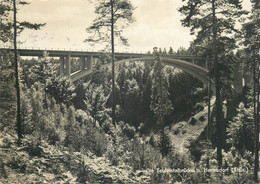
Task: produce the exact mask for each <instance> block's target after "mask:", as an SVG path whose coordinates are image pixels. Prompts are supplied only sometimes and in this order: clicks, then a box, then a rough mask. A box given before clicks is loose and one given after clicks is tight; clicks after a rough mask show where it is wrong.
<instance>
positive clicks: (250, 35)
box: [243, 0, 260, 182]
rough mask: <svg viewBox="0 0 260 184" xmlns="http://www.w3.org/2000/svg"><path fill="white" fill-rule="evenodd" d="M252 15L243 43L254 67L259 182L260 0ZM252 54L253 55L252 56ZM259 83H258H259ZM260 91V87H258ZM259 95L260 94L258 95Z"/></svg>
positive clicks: (255, 171) (255, 178) (244, 28)
mask: <svg viewBox="0 0 260 184" xmlns="http://www.w3.org/2000/svg"><path fill="white" fill-rule="evenodd" d="M251 2H252V15H251V16H250V17H249V18H250V21H249V22H248V23H245V24H243V33H244V35H243V43H244V45H245V47H246V48H245V52H246V53H247V54H246V61H247V62H248V58H249V61H251V62H250V63H246V64H247V65H249V66H250V65H252V66H251V68H252V69H253V81H252V83H253V99H254V102H253V105H254V122H255V166H254V180H255V182H258V173H257V172H258V170H259V165H258V163H259V152H258V150H259V142H258V140H259V115H258V113H257V108H256V107H257V106H258V105H256V104H257V100H256V91H257V89H256V88H257V86H258V85H259V77H258V80H257V78H256V74H257V73H256V70H257V68H258V67H257V64H256V60H257V51H258V49H259V48H260V47H259V46H260V40H259V39H260V37H259V36H260V33H259V28H260V19H259V8H260V5H259V1H257V0H252V1H251ZM250 56H251V57H250ZM257 84H258V85H257ZM258 91H259V89H258ZM257 96H259V95H257Z"/></svg>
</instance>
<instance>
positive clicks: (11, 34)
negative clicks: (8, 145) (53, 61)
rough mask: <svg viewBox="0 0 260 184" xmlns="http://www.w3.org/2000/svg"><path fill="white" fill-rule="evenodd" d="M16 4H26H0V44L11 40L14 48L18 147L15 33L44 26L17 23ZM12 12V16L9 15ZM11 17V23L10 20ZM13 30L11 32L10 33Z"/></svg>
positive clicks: (18, 100)
mask: <svg viewBox="0 0 260 184" xmlns="http://www.w3.org/2000/svg"><path fill="white" fill-rule="evenodd" d="M16 4H21V5H25V4H28V3H27V2H25V1H18V2H16V0H13V1H12V2H10V1H8V0H3V1H2V2H1V4H0V10H1V11H0V18H1V29H0V33H1V38H0V42H3V43H7V42H11V40H13V46H14V71H15V89H16V131H17V135H18V145H20V143H21V139H22V125H21V114H20V113H21V97H20V86H19V73H18V57H17V33H20V32H21V31H23V30H24V29H25V28H29V29H39V28H40V27H41V26H43V25H44V24H32V23H29V22H26V21H24V22H18V21H17V20H16V13H17V8H16ZM12 11H13V16H11V13H12ZM10 17H13V21H11V20H10ZM12 28H13V31H12Z"/></svg>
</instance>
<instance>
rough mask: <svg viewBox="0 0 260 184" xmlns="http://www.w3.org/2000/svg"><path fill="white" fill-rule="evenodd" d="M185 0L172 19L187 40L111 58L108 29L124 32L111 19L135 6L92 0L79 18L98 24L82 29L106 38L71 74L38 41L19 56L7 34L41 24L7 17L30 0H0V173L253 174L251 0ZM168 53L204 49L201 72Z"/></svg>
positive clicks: (211, 179) (137, 179) (197, 178)
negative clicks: (239, 77)
mask: <svg viewBox="0 0 260 184" xmlns="http://www.w3.org/2000/svg"><path fill="white" fill-rule="evenodd" d="M183 2H184V3H185V4H184V5H183V6H182V7H180V8H179V13H181V14H182V15H183V19H182V20H181V23H182V25H183V26H184V27H189V28H190V31H191V32H190V33H191V34H192V35H194V38H195V39H194V40H193V41H192V42H191V44H190V47H189V48H188V49H185V48H183V47H180V48H179V49H178V50H176V51H174V50H173V49H172V48H171V47H170V48H167V49H166V48H158V50H156V49H155V50H154V52H153V56H154V60H153V61H152V62H148V61H146V62H141V61H128V62H125V63H122V64H117V65H114V59H115V53H114V50H113V42H114V38H113V37H114V36H115V41H116V42H117V41H121V42H122V43H123V44H125V45H127V44H128V42H127V39H126V38H124V37H123V36H122V34H121V33H122V32H123V29H124V26H122V27H120V26H121V23H122V22H124V21H128V23H129V24H131V23H132V22H133V21H134V18H133V16H134V7H133V6H132V4H131V1H130V0H111V1H108V0H106V1H99V4H98V6H97V7H96V9H95V10H96V11H95V13H96V14H97V18H96V19H95V20H94V21H93V25H92V26H90V27H89V28H87V29H88V31H89V32H90V33H91V32H92V33H95V31H98V33H99V34H94V35H95V36H96V37H93V36H91V37H89V38H87V39H86V40H85V41H86V42H94V43H96V42H97V43H102V44H104V45H105V44H107V42H106V40H104V39H108V40H109V42H108V43H109V44H111V48H109V49H108V50H103V51H101V52H100V57H99V58H98V59H96V62H95V63H94V64H93V66H92V69H93V72H92V73H91V74H89V75H87V76H85V77H83V78H81V79H79V80H77V81H75V82H72V81H71V79H70V77H69V76H66V75H63V74H62V73H61V72H60V64H59V60H58V59H57V58H53V57H49V55H48V54H49V53H48V52H43V53H42V56H41V57H39V58H22V57H19V56H17V51H16V37H17V35H19V34H20V33H21V32H22V31H23V30H24V29H34V30H35V31H37V30H38V29H40V28H41V27H43V26H44V25H45V24H44V23H31V22H27V21H25V22H16V19H15V17H16V15H15V13H16V7H15V6H14V5H15V4H17V5H21V6H23V5H26V6H30V5H29V4H27V3H25V2H23V1H18V0H17V1H15V0H14V1H13V2H10V1H8V0H3V1H2V2H1V4H0V10H1V11H0V17H1V20H2V25H1V28H0V33H1V37H0V42H1V43H10V44H11V45H12V47H13V48H14V49H12V50H4V49H1V50H0V183H173V184H181V183H189V184H194V183H195V184H196V183H230V184H233V183H237V184H242V183H249V184H250V183H257V182H258V173H257V172H258V170H259V163H258V160H259V153H258V152H259V143H258V139H259V115H257V114H258V113H259V103H258V101H259V76H260V71H259V70H258V68H259V43H260V42H259V38H260V37H259V25H260V19H259V6H260V5H259V2H258V1H257V0H251V3H252V10H251V11H250V12H248V11H245V10H243V7H242V5H241V2H240V1H239V0H232V1H230V0H221V1H215V0H200V1H193V0H184V1H183ZM110 8H112V9H111V12H112V14H111V15H110V14H109V13H108V12H110ZM113 8H115V11H113ZM113 12H114V14H113ZM13 13H14V15H13ZM17 13H18V14H19V11H18V12H17ZM10 17H11V18H10ZM111 17H114V22H113V19H112V20H111ZM120 19H122V20H121V21H122V22H120V21H119V22H117V21H118V20H120ZM110 20H111V22H109V21H110ZM238 22H239V24H240V25H241V26H237V24H238ZM106 23H109V26H111V29H110V31H111V35H110V32H109V33H108V32H106V31H104V30H103V28H105V29H106V27H103V26H107V25H104V24H106ZM114 25H116V26H115V27H113V26H114ZM114 29H115V30H114ZM113 30H114V31H115V32H113ZM106 34H108V35H106ZM110 40H113V41H111V43H110ZM108 47H110V45H106V48H108ZM151 49H152V48H151ZM110 51H111V52H110ZM147 52H148V51H147ZM111 53H112V55H111ZM149 53H150V51H149ZM173 55H177V56H178V55H180V56H181V55H182V56H183V55H184V56H186V55H187V56H198V57H202V58H207V59H208V61H210V62H209V66H208V68H209V72H208V78H209V84H207V85H206V84H203V83H202V82H201V81H199V80H198V79H197V78H195V77H193V76H192V75H190V74H188V73H186V72H184V71H183V70H181V69H178V68H174V67H172V66H167V65H165V64H164V63H163V61H162V59H161V56H166V57H171V56H173ZM106 62H109V63H111V65H110V66H108V67H105V68H104V67H102V64H103V63H106ZM78 63H79V61H78V59H77V58H73V59H72V62H71V67H72V72H73V71H76V70H77V68H78V67H79V66H78V65H77V64H78ZM237 66H240V70H241V71H242V73H243V78H244V81H246V82H244V85H243V89H242V92H240V93H238V92H237V91H236V90H234V86H233V85H232V84H233V82H234V80H235V78H234V73H235V69H236V67H237ZM210 85H215V91H211V88H210ZM256 159H257V161H256Z"/></svg>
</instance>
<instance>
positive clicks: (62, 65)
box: [60, 56, 64, 75]
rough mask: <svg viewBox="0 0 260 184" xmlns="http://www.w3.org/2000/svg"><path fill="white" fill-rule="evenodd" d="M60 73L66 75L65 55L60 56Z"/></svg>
mask: <svg viewBox="0 0 260 184" xmlns="http://www.w3.org/2000/svg"><path fill="white" fill-rule="evenodd" d="M60 75H64V57H63V56H61V57H60Z"/></svg>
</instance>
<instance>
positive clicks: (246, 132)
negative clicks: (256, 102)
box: [227, 103, 254, 155]
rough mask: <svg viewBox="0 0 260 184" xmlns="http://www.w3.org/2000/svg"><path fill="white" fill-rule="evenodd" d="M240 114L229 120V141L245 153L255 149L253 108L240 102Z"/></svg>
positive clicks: (240, 151)
mask: <svg viewBox="0 0 260 184" xmlns="http://www.w3.org/2000/svg"><path fill="white" fill-rule="evenodd" d="M237 110H238V114H237V115H236V116H235V117H234V118H233V119H232V121H230V122H229V127H228V128H227V134H228V137H229V138H228V140H227V142H228V143H230V144H231V145H232V147H235V148H236V149H237V151H238V152H239V153H240V154H241V155H243V154H244V152H245V151H251V152H253V151H254V131H253V130H254V121H253V119H254V115H253V108H252V107H250V108H246V107H244V104H243V103H240V104H239V107H238V109H237Z"/></svg>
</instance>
